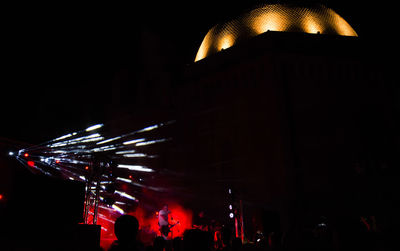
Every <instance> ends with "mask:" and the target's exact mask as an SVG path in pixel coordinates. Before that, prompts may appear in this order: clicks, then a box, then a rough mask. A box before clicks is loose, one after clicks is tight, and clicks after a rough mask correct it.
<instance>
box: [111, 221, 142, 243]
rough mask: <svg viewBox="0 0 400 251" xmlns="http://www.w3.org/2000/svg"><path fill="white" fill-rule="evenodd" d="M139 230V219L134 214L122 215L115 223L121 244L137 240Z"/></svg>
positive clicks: (116, 233)
mask: <svg viewBox="0 0 400 251" xmlns="http://www.w3.org/2000/svg"><path fill="white" fill-rule="evenodd" d="M138 230H139V221H138V220H137V219H136V217H135V216H132V215H122V216H120V217H119V218H118V219H117V220H116V221H115V224H114V233H115V236H116V237H117V239H118V241H119V243H121V244H122V243H129V242H135V241H136V235H137V233H138Z"/></svg>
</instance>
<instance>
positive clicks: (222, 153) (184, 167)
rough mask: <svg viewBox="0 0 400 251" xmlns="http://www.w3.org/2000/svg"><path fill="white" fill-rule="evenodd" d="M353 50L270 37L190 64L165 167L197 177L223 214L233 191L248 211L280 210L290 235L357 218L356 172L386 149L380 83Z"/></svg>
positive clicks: (331, 42)
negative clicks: (330, 220) (316, 223)
mask: <svg viewBox="0 0 400 251" xmlns="http://www.w3.org/2000/svg"><path fill="white" fill-rule="evenodd" d="M274 45H276V47H274ZM359 45H360V42H359V41H357V40H353V39H348V38H339V37H326V36H321V37H317V36H315V35H303V34H280V33H276V34H269V35H266V36H260V37H258V38H257V39H255V40H252V41H249V42H248V43H247V44H243V45H241V46H238V47H233V48H231V49H228V50H226V51H223V52H221V53H220V54H217V55H216V56H214V57H210V58H207V59H205V60H203V61H200V62H199V63H197V64H194V65H192V66H191V67H190V68H189V69H188V72H187V74H186V81H185V82H184V83H183V84H182V85H181V86H180V88H179V89H178V92H177V93H178V94H177V97H176V98H175V99H176V100H177V101H176V102H177V107H178V112H177V114H178V115H177V121H178V123H177V125H178V129H177V134H176V137H175V138H176V140H175V142H176V149H175V150H174V154H175V155H174V156H175V157H173V158H171V163H169V164H171V165H174V166H175V168H177V169H179V170H181V171H184V172H187V173H195V174H196V177H197V178H198V180H200V183H199V185H198V186H199V187H201V189H198V190H201V191H202V193H203V195H204V197H207V198H208V199H210V198H211V197H212V196H211V197H210V194H212V195H213V196H214V198H215V201H217V204H221V206H222V205H223V198H224V197H223V196H224V192H223V191H224V190H223V189H225V188H226V187H228V186H232V187H235V188H236V189H237V190H238V191H239V193H240V198H241V199H243V201H245V203H246V205H248V207H249V208H251V207H259V208H263V210H264V209H266V210H272V211H274V210H275V211H278V212H279V213H280V216H281V226H282V227H283V228H284V229H286V230H287V229H288V228H289V226H292V227H293V224H294V225H296V226H304V225H306V224H310V222H311V221H312V220H315V218H317V217H319V216H322V215H333V216H334V215H338V214H341V213H349V212H352V211H354V212H355V211H357V210H358V209H357V208H356V207H357V206H358V205H360V204H359V203H357V202H358V200H357V197H358V194H359V192H358V190H357V185H356V182H357V181H356V179H357V177H356V176H357V171H356V169H357V168H355V166H357V165H358V164H359V163H360V162H361V161H363V159H365V158H366V157H367V156H369V157H370V158H374V159H376V160H378V159H379V154H380V153H379V152H382V151H383V150H380V151H371V149H370V150H368V151H367V149H369V148H371V145H374V144H379V143H381V144H382V149H383V148H387V145H385V142H384V141H385V140H384V138H385V137H387V136H385V135H384V134H385V133H382V129H383V128H382V126H381V125H380V124H379V123H377V122H376V121H377V120H378V121H379V120H380V121H384V120H385V119H387V118H385V116H383V115H382V113H381V112H382V111H383V109H384V105H383V104H382V102H380V101H381V100H383V99H384V97H385V95H386V94H385V91H384V88H383V83H382V76H380V75H379V72H380V71H379V70H378V69H376V68H374V64H373V63H372V64H371V63H370V62H362V57H360V54H359V50H357V49H356V48H357V46H359ZM373 135H375V136H373ZM376 135H380V136H383V137H380V136H376ZM373 137H375V139H373V140H372V139H371V138H373ZM368 138H369V139H368ZM373 149H375V150H378V149H377V148H376V147H373ZM371 154H372V155H373V156H371ZM205 180H207V181H205ZM222 187H223V189H222ZM216 191H220V192H216ZM200 197H201V196H200ZM217 198H220V200H218V199H217ZM221 200H222V201H221ZM349 208H351V210H350V211H349V210H348V209H349ZM334 217H336V216H334ZM300 219H301V220H300ZM307 221H308V223H307Z"/></svg>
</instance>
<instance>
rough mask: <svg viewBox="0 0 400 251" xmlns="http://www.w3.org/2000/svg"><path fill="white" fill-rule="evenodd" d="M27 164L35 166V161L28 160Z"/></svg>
mask: <svg viewBox="0 0 400 251" xmlns="http://www.w3.org/2000/svg"><path fill="white" fill-rule="evenodd" d="M27 163H28V166H30V167H35V162H33V161H32V160H30V161H28V162H27Z"/></svg>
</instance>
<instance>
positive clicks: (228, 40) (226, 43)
mask: <svg viewBox="0 0 400 251" xmlns="http://www.w3.org/2000/svg"><path fill="white" fill-rule="evenodd" d="M234 42H235V39H234V37H233V36H232V35H230V34H228V35H225V36H223V37H222V38H221V39H219V41H218V50H225V49H228V48H229V47H231V46H232V45H233V44H234Z"/></svg>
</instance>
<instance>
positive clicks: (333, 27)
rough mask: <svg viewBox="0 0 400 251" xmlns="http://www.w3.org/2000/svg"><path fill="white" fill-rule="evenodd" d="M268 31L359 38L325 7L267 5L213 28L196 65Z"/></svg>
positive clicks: (205, 40) (204, 42)
mask: <svg viewBox="0 0 400 251" xmlns="http://www.w3.org/2000/svg"><path fill="white" fill-rule="evenodd" d="M267 31H283V32H304V33H315V34H318V33H319V34H331V35H340V36H357V33H356V32H355V31H354V29H353V28H352V27H351V26H350V25H349V24H348V23H347V22H346V20H344V19H343V18H342V17H341V16H339V15H338V14H337V13H336V12H335V11H333V10H332V9H329V8H327V7H325V6H323V5H313V6H307V7H304V6H298V5H285V4H266V5H262V6H260V7H258V8H256V9H254V10H251V11H250V12H247V13H245V14H243V15H242V16H240V17H238V18H237V19H234V20H232V21H229V22H226V23H222V24H218V25H216V26H214V27H212V28H211V29H210V30H209V31H208V33H207V35H206V36H205V37H204V39H203V42H202V43H201V45H200V48H199V50H198V52H197V55H196V58H195V61H199V60H201V59H203V58H205V57H207V56H209V55H211V54H214V53H217V52H219V51H221V50H223V49H227V48H229V47H231V46H232V45H234V44H236V43H239V42H240V41H243V40H248V39H249V38H251V37H255V36H257V35H260V34H262V33H264V32H267Z"/></svg>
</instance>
